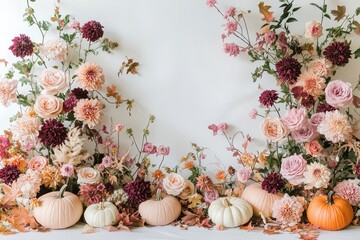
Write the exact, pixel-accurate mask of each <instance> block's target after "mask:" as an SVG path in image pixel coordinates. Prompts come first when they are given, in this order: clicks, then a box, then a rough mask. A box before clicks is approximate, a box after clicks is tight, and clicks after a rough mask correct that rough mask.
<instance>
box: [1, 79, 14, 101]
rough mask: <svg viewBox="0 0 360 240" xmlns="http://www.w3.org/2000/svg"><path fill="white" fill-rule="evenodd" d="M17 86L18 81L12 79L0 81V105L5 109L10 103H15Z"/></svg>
mask: <svg viewBox="0 0 360 240" xmlns="http://www.w3.org/2000/svg"><path fill="white" fill-rule="evenodd" d="M17 85H18V81H17V80H14V79H1V80H0V103H1V104H2V105H4V106H5V107H8V106H9V105H10V103H15V102H16V100H17V97H16V90H17Z"/></svg>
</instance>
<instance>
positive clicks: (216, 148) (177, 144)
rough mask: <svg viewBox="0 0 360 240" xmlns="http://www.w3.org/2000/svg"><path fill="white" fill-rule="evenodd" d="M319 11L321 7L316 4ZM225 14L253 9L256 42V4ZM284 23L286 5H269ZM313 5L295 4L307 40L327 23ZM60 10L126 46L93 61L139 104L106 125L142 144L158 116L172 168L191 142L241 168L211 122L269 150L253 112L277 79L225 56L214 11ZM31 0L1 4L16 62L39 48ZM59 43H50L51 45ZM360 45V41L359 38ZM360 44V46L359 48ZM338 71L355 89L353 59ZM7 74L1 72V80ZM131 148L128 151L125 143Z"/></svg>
mask: <svg viewBox="0 0 360 240" xmlns="http://www.w3.org/2000/svg"><path fill="white" fill-rule="evenodd" d="M314 1H315V2H317V3H318V4H321V3H322V1H320V0H314ZM219 2H220V6H221V8H222V9H226V8H227V7H229V6H235V7H241V8H242V9H244V10H247V9H250V10H252V13H250V14H249V15H248V16H247V20H248V23H249V28H250V30H251V31H250V34H251V35H252V39H254V38H255V37H254V36H255V32H256V30H257V29H258V28H259V27H260V26H261V24H262V23H261V22H260V19H261V16H260V14H258V10H257V4H258V2H257V1H240V0H238V1H230V0H219ZM265 2H266V4H271V5H273V8H272V10H273V11H275V15H276V16H279V15H280V12H279V8H278V6H279V3H278V1H275V0H271V1H270V0H267V1H265ZM310 2H312V1H308V0H307V1H300V0H296V1H295V4H296V5H299V6H303V9H302V10H301V11H299V14H298V20H299V22H297V23H295V24H293V26H292V29H293V31H294V32H296V33H299V34H302V33H303V32H304V27H305V23H306V22H307V21H310V20H317V21H319V20H320V17H321V14H320V12H319V11H318V10H316V9H315V8H314V7H311V6H309V3H310ZM327 3H328V4H329V7H330V8H331V9H334V8H335V6H336V5H338V4H340V5H341V4H346V5H347V8H348V9H355V8H356V7H358V5H359V2H358V1H357V0H347V1H338V0H328V1H327ZM55 4H56V1H55V0H54V1H50V0H47V1H43V0H38V1H37V3H35V4H34V8H35V10H36V13H37V15H38V17H39V18H40V19H47V20H48V19H50V17H51V16H52V15H53V9H54V6H55ZM59 6H60V10H61V12H62V13H64V14H65V13H68V14H71V15H72V16H74V17H75V18H76V19H77V20H79V21H80V23H82V24H83V23H85V22H86V21H88V20H97V21H99V22H100V23H101V24H102V25H103V26H104V27H105V28H104V31H105V35H106V36H107V37H109V38H110V39H112V40H116V41H118V42H119V44H120V48H119V49H117V50H116V51H115V52H114V53H112V54H111V55H108V54H101V55H99V56H96V57H92V58H91V61H94V62H96V63H98V64H99V65H101V66H102V67H103V69H104V71H105V73H106V78H107V83H108V84H111V83H114V84H116V85H117V86H118V88H119V89H120V92H121V93H122V94H123V96H124V97H126V98H134V99H135V101H136V102H135V106H134V110H133V112H132V117H129V116H128V114H127V113H126V111H125V110H124V108H122V110H116V111H114V108H112V107H110V106H109V107H108V108H107V117H106V120H107V121H109V119H110V117H111V118H112V119H113V121H114V122H116V123H124V124H125V125H126V127H132V128H133V129H134V130H135V131H136V133H137V135H138V136H139V137H140V135H141V129H142V128H143V127H144V126H145V124H146V121H147V118H148V115H149V114H153V115H155V116H156V122H155V124H154V125H153V126H152V127H151V136H150V140H151V142H153V143H154V144H156V145H159V144H163V145H168V146H170V147H171V152H170V156H169V157H168V158H167V160H166V161H167V164H169V162H170V165H173V164H175V163H176V162H177V161H178V159H179V158H180V156H182V155H184V154H185V153H187V152H188V151H190V150H191V148H190V142H196V143H198V144H199V145H202V146H205V147H208V148H209V151H208V158H207V159H208V160H206V161H207V164H208V165H211V163H214V162H216V161H217V159H220V160H221V161H222V162H223V164H224V166H228V165H233V166H237V164H236V161H235V159H233V158H232V157H231V154H230V153H229V152H226V150H225V147H226V146H227V145H226V142H225V139H224V137H223V136H217V137H212V134H211V132H210V131H209V130H208V129H207V126H208V125H209V124H211V123H220V122H227V123H229V124H230V125H231V129H230V132H235V131H238V130H241V131H243V132H245V133H250V135H251V136H252V137H253V138H254V143H253V145H252V150H262V147H263V146H264V143H265V142H264V141H262V140H261V139H262V134H261V132H260V123H261V119H257V120H250V119H249V117H248V112H249V111H250V110H251V109H252V108H254V107H255V108H256V107H258V100H257V99H258V96H259V94H260V93H261V91H262V90H264V89H266V88H271V89H273V88H276V86H275V81H274V79H272V78H271V77H268V76H264V78H263V79H262V80H261V81H260V82H259V84H260V85H261V87H262V88H261V89H258V83H256V84H254V83H252V79H251V71H252V70H254V69H255V65H254V64H252V63H250V62H249V61H248V57H247V56H246V55H242V56H240V57H236V58H234V57H229V56H227V55H226V54H225V53H223V50H222V44H223V43H222V41H221V38H220V36H221V34H222V33H223V29H224V26H223V24H224V20H223V18H222V17H221V16H220V15H219V14H218V13H217V11H216V10H215V9H209V8H208V7H207V6H206V5H205V0H172V1H169V0H151V1H149V0H119V1H113V0H91V1H89V0H77V1H74V0H61V3H60V5H59ZM25 8H26V0H17V1H14V0H1V8H0V24H1V25H0V33H1V34H0V35H1V37H0V58H5V59H6V60H8V61H9V62H14V61H15V58H14V57H13V56H12V54H11V52H10V50H8V47H9V46H10V45H11V39H12V38H13V37H15V36H17V35H19V34H20V33H25V34H27V35H29V36H30V37H31V39H32V40H34V41H39V40H40V39H39V38H40V34H38V32H37V31H36V30H37V29H36V28H35V27H32V28H28V26H27V25H26V23H24V22H23V21H22V14H23V12H24V9H25ZM52 37H54V36H51V34H50V35H49V36H47V39H51V38H52ZM354 41H357V42H359V38H358V37H357V38H354ZM359 45H360V44H359ZM125 56H128V57H132V58H135V59H136V60H137V61H139V62H140V64H141V66H140V67H139V72H140V76H130V75H129V76H122V77H120V78H119V77H118V76H117V71H118V68H119V67H120V65H121V62H122V61H123V60H124V59H125ZM348 67H352V69H353V70H352V71H349V70H348V69H349V68H347V73H346V72H345V71H344V70H340V71H339V72H338V76H339V77H340V78H342V79H344V80H347V81H352V82H355V81H356V80H357V79H358V76H359V73H360V68H359V65H358V63H357V64H356V63H355V61H354V60H352V62H351V64H350V66H348ZM6 69H7V68H5V67H4V66H3V65H1V66H0V73H1V77H4V73H5V71H6ZM17 110H18V109H17V106H16V105H14V104H13V105H11V106H10V107H9V108H5V107H3V106H0V111H1V118H0V130H1V131H2V130H4V129H7V128H8V127H9V125H10V124H9V121H8V118H9V117H10V116H12V115H13V114H15V113H16V112H17ZM123 142H124V145H125V146H128V145H129V141H128V139H127V137H126V136H125V134H124V136H123Z"/></svg>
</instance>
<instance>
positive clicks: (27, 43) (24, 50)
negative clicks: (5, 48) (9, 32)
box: [9, 34, 34, 58]
mask: <svg viewBox="0 0 360 240" xmlns="http://www.w3.org/2000/svg"><path fill="white" fill-rule="evenodd" d="M11 41H12V42H13V44H12V45H11V46H10V47H9V49H10V50H11V51H12V53H13V54H14V55H15V56H16V57H21V58H24V57H26V56H30V55H31V54H32V53H33V52H34V44H33V43H32V41H31V40H30V38H29V37H28V36H26V35H25V34H20V35H19V36H18V37H15V38H13V40H11Z"/></svg>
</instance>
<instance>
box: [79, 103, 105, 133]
mask: <svg viewBox="0 0 360 240" xmlns="http://www.w3.org/2000/svg"><path fill="white" fill-rule="evenodd" d="M102 109H103V105H102V104H101V102H100V101H99V100H97V99H81V100H79V101H78V103H77V105H76V107H75V108H74V112H75V115H74V116H75V118H76V119H77V120H80V121H82V122H83V123H84V124H87V125H88V126H89V127H90V128H94V127H95V126H96V125H97V124H99V122H100V120H101V118H102V116H103V112H102Z"/></svg>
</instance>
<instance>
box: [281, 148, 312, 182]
mask: <svg viewBox="0 0 360 240" xmlns="http://www.w3.org/2000/svg"><path fill="white" fill-rule="evenodd" d="M305 168H306V160H305V159H304V158H303V157H302V156H301V155H292V156H289V157H286V158H283V159H282V162H281V170H280V174H281V175H282V176H283V177H284V178H285V179H286V180H288V181H289V183H290V184H293V185H299V184H300V183H302V180H303V178H304V171H305Z"/></svg>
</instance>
